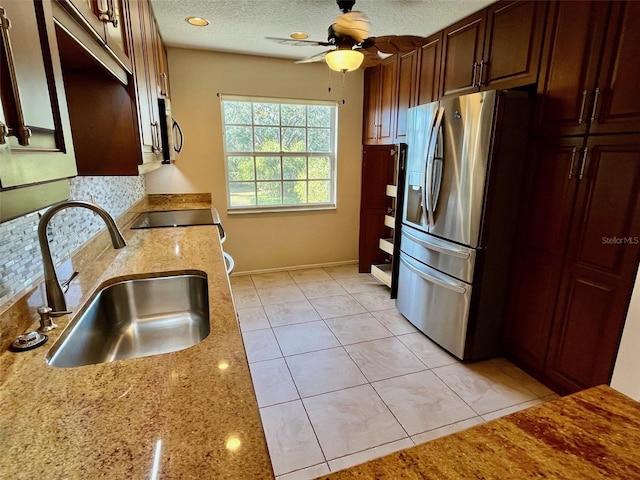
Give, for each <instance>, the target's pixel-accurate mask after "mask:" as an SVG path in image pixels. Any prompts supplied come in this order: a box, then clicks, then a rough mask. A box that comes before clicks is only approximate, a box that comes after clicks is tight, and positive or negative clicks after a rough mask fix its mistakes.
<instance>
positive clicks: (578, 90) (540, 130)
mask: <svg viewBox="0 0 640 480" xmlns="http://www.w3.org/2000/svg"><path fill="white" fill-rule="evenodd" d="M611 5H612V3H610V2H591V1H581V2H562V1H558V2H553V3H552V4H551V5H550V7H549V16H548V20H547V31H546V35H545V41H544V45H545V47H544V52H543V56H542V65H541V67H540V80H539V83H538V96H537V99H536V122H535V133H536V134H539V135H581V134H586V133H587V131H588V126H589V120H590V116H591V108H590V107H591V106H592V103H593V96H594V90H595V83H596V80H597V75H598V66H599V62H600V59H601V58H602V47H603V41H602V39H603V34H604V31H605V28H606V26H607V23H608V20H609V15H610V10H611Z"/></svg>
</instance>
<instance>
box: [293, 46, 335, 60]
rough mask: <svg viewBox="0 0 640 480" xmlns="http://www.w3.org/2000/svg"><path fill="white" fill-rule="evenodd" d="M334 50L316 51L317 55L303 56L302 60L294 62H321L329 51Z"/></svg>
mask: <svg viewBox="0 0 640 480" xmlns="http://www.w3.org/2000/svg"><path fill="white" fill-rule="evenodd" d="M331 51H333V49H329V50H325V51H324V52H320V53H316V54H315V55H311V56H310V57H307V58H303V59H302V60H296V61H295V62H294V63H313V62H321V61H322V60H324V57H325V56H326V55H327V53H329V52H331Z"/></svg>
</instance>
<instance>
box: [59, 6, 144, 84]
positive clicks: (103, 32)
mask: <svg viewBox="0 0 640 480" xmlns="http://www.w3.org/2000/svg"><path fill="white" fill-rule="evenodd" d="M57 1H58V2H59V3H60V4H61V5H62V7H63V8H65V9H66V10H67V11H68V12H69V13H70V14H71V15H72V16H73V17H74V18H75V19H76V21H78V22H79V23H80V24H81V25H82V26H83V27H84V28H85V30H87V31H89V32H90V33H92V34H93V35H94V37H95V38H96V39H97V40H98V41H99V42H100V43H102V44H103V45H104V46H106V47H107V49H108V51H109V52H111V54H112V55H113V56H114V58H115V59H117V61H118V63H120V65H121V66H122V67H123V68H125V69H126V70H127V71H128V72H129V73H131V71H132V58H131V53H130V51H129V31H128V29H127V26H128V24H129V22H128V18H127V12H126V7H127V5H128V4H129V3H130V2H125V3H123V1H122V0H57Z"/></svg>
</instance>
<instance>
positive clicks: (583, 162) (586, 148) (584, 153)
mask: <svg viewBox="0 0 640 480" xmlns="http://www.w3.org/2000/svg"><path fill="white" fill-rule="evenodd" d="M588 152H589V147H584V152H583V153H582V165H580V174H579V175H578V180H582V179H583V178H584V167H585V165H586V164H587V153H588Z"/></svg>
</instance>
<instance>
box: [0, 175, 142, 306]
mask: <svg viewBox="0 0 640 480" xmlns="http://www.w3.org/2000/svg"><path fill="white" fill-rule="evenodd" d="M70 186H71V198H72V199H74V200H87V201H91V202H94V203H97V204H98V205H100V206H101V207H103V208H105V209H106V210H107V211H108V212H109V213H110V214H111V215H112V216H113V217H114V218H117V217H118V216H120V215H122V214H123V213H124V212H125V211H126V210H128V209H129V208H130V207H131V206H132V205H133V204H134V203H136V202H137V201H138V200H140V199H141V198H142V197H144V195H145V184H144V177H143V176H138V177H76V178H73V179H71V180H70ZM42 211H44V210H42ZM42 211H41V212H42ZM41 212H33V213H29V214H27V215H25V216H23V217H19V218H16V219H13V220H9V221H8V222H4V223H0V309H1V308H2V304H3V303H4V302H6V301H7V300H9V299H10V298H11V297H13V296H14V295H15V294H16V293H19V292H21V291H23V290H25V289H28V288H31V287H33V286H35V285H36V284H37V283H38V282H39V281H40V280H41V277H42V274H43V270H42V259H41V256H40V246H39V244H38V233H37V232H38V221H39V218H40V216H39V215H40V213H41ZM49 226H50V228H49V232H48V235H49V241H50V243H51V253H52V254H53V257H54V262H55V263H56V264H58V263H60V262H61V261H62V260H64V259H66V258H69V257H70V256H71V254H72V253H73V252H75V251H76V250H77V249H78V248H79V247H80V246H81V245H82V244H83V243H85V242H86V241H87V240H89V239H91V238H92V237H93V236H94V235H95V234H96V233H98V232H99V231H100V230H102V229H103V228H105V226H104V222H103V221H102V220H101V219H100V218H99V217H98V216H97V215H96V214H95V213H93V212H91V211H89V210H87V209H82V208H69V209H66V210H63V211H61V212H58V213H57V214H56V215H55V216H54V217H53V218H52V219H51V222H50V224H49Z"/></svg>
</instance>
